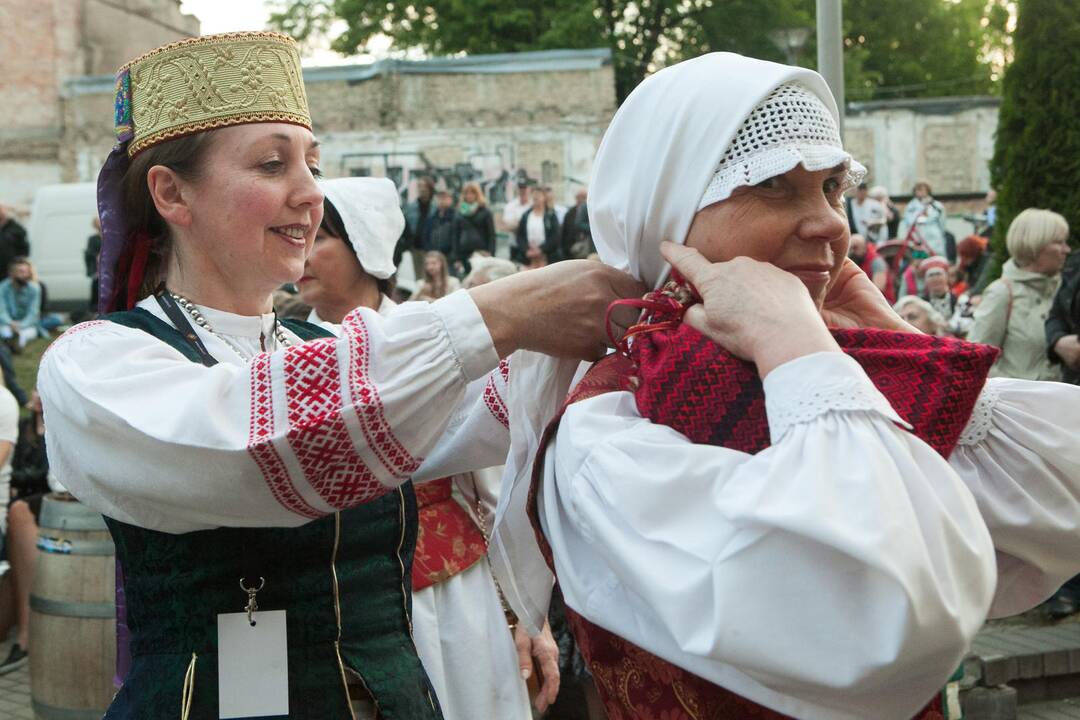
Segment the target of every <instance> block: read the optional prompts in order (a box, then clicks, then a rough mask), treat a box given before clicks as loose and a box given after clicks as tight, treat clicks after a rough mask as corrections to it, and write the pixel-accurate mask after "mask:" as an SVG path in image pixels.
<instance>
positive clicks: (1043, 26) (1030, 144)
mask: <svg viewBox="0 0 1080 720" xmlns="http://www.w3.org/2000/svg"><path fill="white" fill-rule="evenodd" d="M1070 5H1071V4H1070V3H1062V2H1060V0H1024V2H1022V3H1021V4H1020V17H1019V18H1018V20H1017V26H1016V33H1015V35H1014V37H1013V48H1014V51H1015V59H1014V60H1013V63H1012V65H1011V66H1010V67H1009V68H1008V70H1007V71H1006V73H1005V81H1004V84H1003V88H1002V102H1001V111H1000V114H999V116H998V130H997V138H996V141H995V145H994V158H993V160H992V161H991V163H990V175H991V180H992V183H993V185H994V187H995V188H997V190H998V218H997V223H996V229H995V231H994V238H993V249H994V263H993V265H991V273H992V275H991V276H992V277H997V274H998V272H999V270H1000V267H1001V264H1002V263H1003V262H1004V261H1005V259H1006V258H1007V257H1008V250H1007V249H1006V247H1005V233H1006V231H1007V230H1008V227H1009V223H1011V222H1012V219H1013V218H1014V217H1016V215H1017V214H1018V213H1019V212H1020V211H1021V210H1024V209H1025V208H1029V207H1041V208H1049V209H1050V210H1054V211H1055V212H1059V213H1061V214H1062V215H1064V216H1065V219H1066V220H1068V221H1069V228H1070V230H1071V233H1072V238H1071V240H1072V241H1073V242H1072V244H1073V245H1074V246H1075V245H1076V240H1077V238H1078V237H1080V115H1078V114H1077V108H1080V15H1078V14H1077V13H1076V8H1075V7H1071V6H1070Z"/></svg>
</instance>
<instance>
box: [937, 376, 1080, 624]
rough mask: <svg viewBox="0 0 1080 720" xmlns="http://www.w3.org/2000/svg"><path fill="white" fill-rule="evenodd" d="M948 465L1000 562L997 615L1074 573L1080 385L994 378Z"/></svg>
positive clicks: (1024, 605) (1036, 599)
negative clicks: (966, 491) (968, 491)
mask: <svg viewBox="0 0 1080 720" xmlns="http://www.w3.org/2000/svg"><path fill="white" fill-rule="evenodd" d="M949 462H950V464H951V465H952V467H953V469H954V470H956V472H957V473H958V474H959V475H960V478H961V479H962V480H963V481H964V482H965V483H967V485H968V487H969V488H970V489H971V492H972V494H973V495H974V496H975V501H976V502H977V503H978V504H979V510H980V511H981V512H982V515H983V518H984V519H985V521H986V525H987V527H988V528H989V529H990V535H991V536H992V537H993V539H994V547H995V548H996V550H997V561H998V588H997V594H996V595H995V597H994V604H993V606H992V607H991V611H990V612H991V615H993V616H995V617H1000V616H1005V615H1014V614H1016V613H1019V612H1023V611H1024V610H1027V609H1029V608H1031V607H1033V606H1035V605H1037V604H1038V603H1040V602H1042V601H1043V600H1045V599H1046V598H1047V597H1049V596H1050V595H1052V594H1053V593H1054V591H1056V590H1057V589H1058V587H1060V586H1061V585H1062V583H1064V582H1065V581H1066V580H1068V579H1069V578H1071V577H1072V576H1073V575H1076V574H1077V573H1080V387H1076V386H1074V385H1066V384H1064V383H1055V382H1046V381H1034V380H1012V379H1005V378H992V379H990V380H989V381H987V383H986V387H985V388H983V391H982V394H981V395H980V396H979V401H978V403H977V404H976V406H975V411H974V413H973V414H972V418H971V420H970V421H969V422H968V426H967V428H966V429H965V431H964V434H963V435H962V436H961V439H960V445H959V446H958V447H957V448H956V450H955V451H954V452H953V454H952V457H951V458H950V461H949Z"/></svg>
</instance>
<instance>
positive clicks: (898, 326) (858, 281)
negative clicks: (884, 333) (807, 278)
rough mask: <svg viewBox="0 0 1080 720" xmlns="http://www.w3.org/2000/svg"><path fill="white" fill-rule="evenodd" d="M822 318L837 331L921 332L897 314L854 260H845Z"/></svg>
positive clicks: (829, 295) (827, 299)
mask: <svg viewBox="0 0 1080 720" xmlns="http://www.w3.org/2000/svg"><path fill="white" fill-rule="evenodd" d="M821 317H822V318H824V319H825V323H826V324H827V325H829V326H830V327H836V328H861V327H874V328H880V329H882V330H898V331H900V332H915V333H917V332H919V330H918V329H917V328H915V327H914V326H912V325H910V324H908V323H907V322H904V320H903V319H902V318H901V317H900V316H899V315H897V314H896V311H895V310H893V309H892V307H891V306H890V305H889V301H888V300H886V299H885V296H884V295H882V294H881V290H879V289H878V288H877V286H876V285H874V283H873V282H872V281H871V280H870V278H869V277H867V276H866V273H865V272H863V271H862V268H860V267H859V266H858V265H856V264H855V263H854V262H853V261H852V260H851V258H848V259H846V260H845V261H844V265H843V267H841V268H840V275H839V276H838V277H837V278H836V282H835V283H833V286H832V288H831V289H830V290H829V293H828V295H826V296H825V304H824V305H823V306H822V308H821Z"/></svg>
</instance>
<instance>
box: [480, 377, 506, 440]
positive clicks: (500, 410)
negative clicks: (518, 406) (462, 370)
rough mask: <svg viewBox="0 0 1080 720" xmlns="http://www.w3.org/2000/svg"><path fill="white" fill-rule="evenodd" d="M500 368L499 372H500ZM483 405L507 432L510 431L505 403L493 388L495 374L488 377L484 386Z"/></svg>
mask: <svg viewBox="0 0 1080 720" xmlns="http://www.w3.org/2000/svg"><path fill="white" fill-rule="evenodd" d="M501 369H502V368H501V366H500V370H501ZM484 404H485V405H487V409H488V411H490V412H491V414H492V415H494V416H495V419H496V420H498V421H499V422H500V423H502V425H503V427H505V428H506V429H507V430H509V429H510V411H509V410H507V408H506V402H505V401H504V400H503V399H502V395H500V394H499V390H498V388H497V387H495V373H491V374H490V375H488V380H487V384H486V385H484Z"/></svg>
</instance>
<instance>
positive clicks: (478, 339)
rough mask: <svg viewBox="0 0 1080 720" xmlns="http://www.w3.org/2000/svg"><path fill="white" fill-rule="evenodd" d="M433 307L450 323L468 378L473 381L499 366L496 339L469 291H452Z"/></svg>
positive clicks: (453, 344)
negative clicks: (489, 330) (492, 336)
mask: <svg viewBox="0 0 1080 720" xmlns="http://www.w3.org/2000/svg"><path fill="white" fill-rule="evenodd" d="M431 308H432V310H434V311H435V314H437V315H438V316H439V318H440V319H441V320H442V323H443V325H444V326H445V327H446V332H447V334H448V335H449V336H450V347H451V348H452V349H453V351H454V356H455V357H456V358H457V361H458V364H459V365H460V366H461V371H462V373H463V374H464V375H465V379H466V380H468V381H470V382H471V381H473V380H476V379H477V378H481V377H484V376H485V375H487V374H488V373H489V372H491V371H492V370H494V369H495V367H496V366H497V365H498V364H499V356H498V354H497V353H496V352H495V342H494V341H493V340H492V339H491V333H490V332H488V329H487V325H485V324H484V318H483V316H482V315H480V309H479V308H478V307H476V303H475V302H473V299H472V296H471V295H469V293H468V292H467V291H465V290H458V291H457V292H453V293H450V294H449V295H447V296H446V297H444V298H442V299H440V300H437V301H435V302H434V303H432V304H431Z"/></svg>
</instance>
